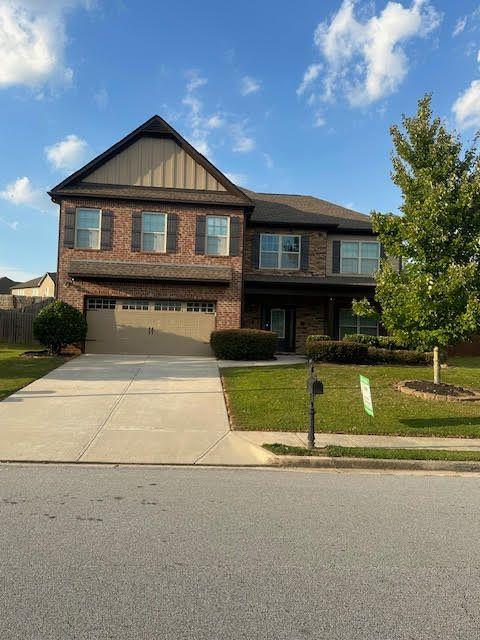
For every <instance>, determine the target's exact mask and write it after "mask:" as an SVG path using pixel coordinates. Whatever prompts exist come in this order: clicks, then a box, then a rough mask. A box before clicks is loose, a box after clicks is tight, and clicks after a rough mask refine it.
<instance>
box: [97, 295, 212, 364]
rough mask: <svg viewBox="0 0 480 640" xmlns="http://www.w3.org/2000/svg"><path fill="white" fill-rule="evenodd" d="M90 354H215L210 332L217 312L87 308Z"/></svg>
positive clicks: (118, 302)
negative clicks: (211, 344)
mask: <svg viewBox="0 0 480 640" xmlns="http://www.w3.org/2000/svg"><path fill="white" fill-rule="evenodd" d="M87 322H88V335H87V342H86V350H87V352H88V353H119V354H138V355H208V356H210V355H212V352H211V349H210V344H209V342H210V334H211V332H212V331H213V330H214V329H215V314H213V313H198V312H187V311H186V303H184V304H182V310H181V311H160V310H158V311H156V310H155V308H154V304H153V303H151V304H150V305H149V310H148V311H145V310H143V309H130V310H128V309H123V308H122V301H120V300H119V301H117V304H116V308H115V309H98V308H93V309H92V308H90V309H88V311H87Z"/></svg>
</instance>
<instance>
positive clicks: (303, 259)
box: [300, 235, 310, 271]
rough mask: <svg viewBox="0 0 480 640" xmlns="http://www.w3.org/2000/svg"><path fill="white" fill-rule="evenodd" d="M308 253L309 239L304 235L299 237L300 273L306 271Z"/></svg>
mask: <svg viewBox="0 0 480 640" xmlns="http://www.w3.org/2000/svg"><path fill="white" fill-rule="evenodd" d="M309 251H310V237H309V236H308V235H304V236H302V237H301V243H300V269H301V270H302V271H308V257H309Z"/></svg>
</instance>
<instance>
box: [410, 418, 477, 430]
mask: <svg viewBox="0 0 480 640" xmlns="http://www.w3.org/2000/svg"><path fill="white" fill-rule="evenodd" d="M400 422H401V423H402V424H403V425H405V426H406V427H410V428H413V429H429V428H430V429H431V428H436V427H468V426H474V425H480V417H475V416H460V417H455V418H403V419H401V420H400Z"/></svg>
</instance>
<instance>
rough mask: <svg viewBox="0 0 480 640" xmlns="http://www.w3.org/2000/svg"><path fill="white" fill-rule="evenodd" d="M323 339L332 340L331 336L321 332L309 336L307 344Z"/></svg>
mask: <svg viewBox="0 0 480 640" xmlns="http://www.w3.org/2000/svg"><path fill="white" fill-rule="evenodd" d="M322 340H331V338H330V336H325V335H323V334H321V333H318V334H313V335H311V336H307V340H306V342H305V344H307V345H308V344H311V343H312V342H321V341H322Z"/></svg>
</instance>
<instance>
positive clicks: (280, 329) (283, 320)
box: [242, 278, 379, 353]
mask: <svg viewBox="0 0 480 640" xmlns="http://www.w3.org/2000/svg"><path fill="white" fill-rule="evenodd" d="M298 280H299V279H298ZM302 280H304V282H280V283H277V282H265V281H258V280H254V281H252V280H248V281H247V282H246V283H245V299H244V307H243V318H242V326H244V327H247V328H251V329H265V330H268V331H275V333H277V334H278V351H279V352H280V353H292V352H294V353H304V352H305V343H306V339H307V337H308V336H309V335H312V334H323V335H328V336H330V337H331V338H332V339H335V340H337V339H341V338H342V337H343V336H344V335H346V334H350V333H369V334H373V335H377V334H378V331H379V328H378V324H377V322H376V321H374V320H371V319H360V318H356V317H354V316H353V315H352V313H351V307H352V301H353V300H354V299H355V298H356V299H359V298H363V297H367V298H373V294H374V285H373V284H372V281H371V279H369V281H368V283H362V284H360V283H358V284H357V283H355V285H354V286H352V285H351V284H348V283H342V282H340V283H339V282H338V280H339V278H336V279H335V280H336V282H329V281H330V280H332V279H331V278H324V279H322V282H315V283H311V282H309V281H308V280H312V279H307V278H305V279H303V278H302ZM305 280H307V282H305ZM315 280H317V279H315ZM318 280H320V279H318Z"/></svg>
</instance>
